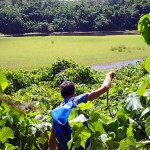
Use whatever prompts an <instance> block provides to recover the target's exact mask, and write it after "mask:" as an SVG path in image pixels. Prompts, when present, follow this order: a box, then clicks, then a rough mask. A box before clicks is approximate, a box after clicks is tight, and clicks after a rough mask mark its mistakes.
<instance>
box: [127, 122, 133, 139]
mask: <svg viewBox="0 0 150 150" xmlns="http://www.w3.org/2000/svg"><path fill="white" fill-rule="evenodd" d="M126 134H127V137H133V135H134V134H133V125H132V123H130V124H129V127H128V129H127V133H126Z"/></svg>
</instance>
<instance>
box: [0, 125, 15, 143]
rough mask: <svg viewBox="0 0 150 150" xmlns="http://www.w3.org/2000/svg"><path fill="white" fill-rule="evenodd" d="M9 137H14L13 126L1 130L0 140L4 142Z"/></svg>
mask: <svg viewBox="0 0 150 150" xmlns="http://www.w3.org/2000/svg"><path fill="white" fill-rule="evenodd" d="M8 138H10V139H13V138H14V133H13V131H12V129H11V128H9V127H4V128H2V129H1V130H0V142H2V143H4V142H5V141H6V140H7V139H8Z"/></svg>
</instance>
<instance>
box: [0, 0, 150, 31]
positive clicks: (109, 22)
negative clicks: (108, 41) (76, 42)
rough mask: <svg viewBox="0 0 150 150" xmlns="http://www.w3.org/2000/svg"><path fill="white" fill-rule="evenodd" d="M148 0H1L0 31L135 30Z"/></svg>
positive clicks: (149, 7)
mask: <svg viewBox="0 0 150 150" xmlns="http://www.w3.org/2000/svg"><path fill="white" fill-rule="evenodd" d="M149 12H150V3H149V0H65V1H64V0H0V33H3V34H20V33H31V32H40V33H51V32H74V31H78V32H79V31H81V32H85V31H86V32H87V31H110V30H116V31H117V30H136V29H137V23H138V20H139V19H140V17H141V16H142V15H144V14H146V13H149Z"/></svg>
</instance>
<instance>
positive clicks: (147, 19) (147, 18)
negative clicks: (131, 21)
mask: <svg viewBox="0 0 150 150" xmlns="http://www.w3.org/2000/svg"><path fill="white" fill-rule="evenodd" d="M138 31H139V32H140V34H141V36H142V40H143V41H144V42H145V43H147V44H148V45H150V34H149V33H150V14H146V15H144V16H143V17H141V18H140V20H139V22H138Z"/></svg>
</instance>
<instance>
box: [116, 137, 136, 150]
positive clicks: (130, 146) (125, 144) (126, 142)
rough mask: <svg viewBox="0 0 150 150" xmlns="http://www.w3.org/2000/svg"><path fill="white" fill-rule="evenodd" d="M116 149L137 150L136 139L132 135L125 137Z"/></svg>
mask: <svg viewBox="0 0 150 150" xmlns="http://www.w3.org/2000/svg"><path fill="white" fill-rule="evenodd" d="M118 150H137V148H136V140H135V139H134V138H133V137H127V138H125V139H123V140H121V141H120V144H119V148H118Z"/></svg>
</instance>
